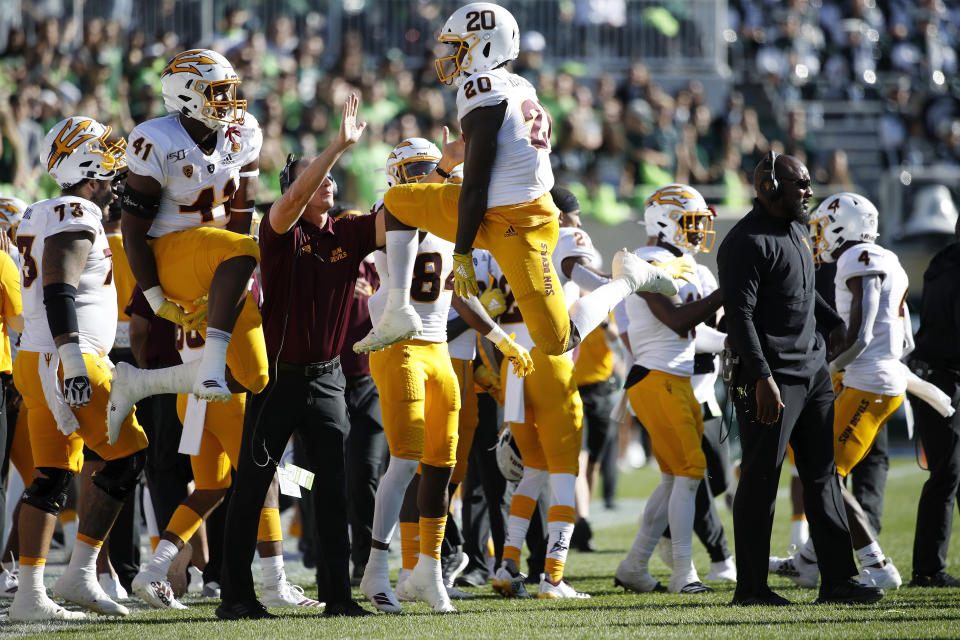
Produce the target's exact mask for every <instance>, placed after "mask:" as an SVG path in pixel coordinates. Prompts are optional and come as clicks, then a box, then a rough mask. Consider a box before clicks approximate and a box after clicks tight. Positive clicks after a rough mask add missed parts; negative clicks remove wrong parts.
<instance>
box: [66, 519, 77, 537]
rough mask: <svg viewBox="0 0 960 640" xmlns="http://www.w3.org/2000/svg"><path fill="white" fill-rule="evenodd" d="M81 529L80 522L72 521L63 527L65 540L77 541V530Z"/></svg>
mask: <svg viewBox="0 0 960 640" xmlns="http://www.w3.org/2000/svg"><path fill="white" fill-rule="evenodd" d="M79 528H80V521H79V520H71V521H70V522H67V523H66V524H64V525H63V539H64V540H76V539H77V529H79Z"/></svg>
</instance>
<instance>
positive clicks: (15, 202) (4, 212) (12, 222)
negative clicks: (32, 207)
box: [0, 196, 27, 231]
mask: <svg viewBox="0 0 960 640" xmlns="http://www.w3.org/2000/svg"><path fill="white" fill-rule="evenodd" d="M26 210H27V203H26V202H24V201H23V200H21V199H20V198H14V197H2V196H0V231H6V230H7V229H14V230H15V229H16V228H17V225H19V224H20V221H21V220H23V212H24V211H26Z"/></svg>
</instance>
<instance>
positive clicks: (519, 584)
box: [491, 566, 530, 598]
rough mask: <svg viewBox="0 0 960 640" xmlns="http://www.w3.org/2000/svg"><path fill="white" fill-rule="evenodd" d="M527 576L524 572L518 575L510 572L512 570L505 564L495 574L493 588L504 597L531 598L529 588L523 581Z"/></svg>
mask: <svg viewBox="0 0 960 640" xmlns="http://www.w3.org/2000/svg"><path fill="white" fill-rule="evenodd" d="M526 578H527V576H526V575H524V574H522V573H517V574H516V575H514V574H512V573H510V570H509V569H507V568H506V567H504V566H501V567H500V568H499V569H497V572H496V573H495V574H493V581H492V583H491V584H492V586H493V590H494V591H495V592H497V593H499V594H500V595H502V596H503V597H504V598H529V597H530V594H528V593H527V588H526V587H524V586H523V581H524V580H526Z"/></svg>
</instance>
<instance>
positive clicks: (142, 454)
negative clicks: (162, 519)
mask: <svg viewBox="0 0 960 640" xmlns="http://www.w3.org/2000/svg"><path fill="white" fill-rule="evenodd" d="M146 459H147V452H146V450H145V449H141V450H140V451H137V452H136V453H134V454H132V455H129V456H127V457H125V458H119V459H117V460H108V461H107V464H106V465H105V466H104V467H103V470H102V471H100V472H98V473H97V474H96V475H94V476H93V484H95V485H96V486H97V488H99V489H100V490H101V491H103V492H104V493H105V494H107V495H108V496H110V497H111V498H113V499H114V500H119V501H120V502H123V501H124V500H126V499H127V496H128V495H130V491H132V490H133V488H134V487H135V486H136V485H137V480H138V479H139V478H140V472H141V471H143V465H144V463H145V462H146Z"/></svg>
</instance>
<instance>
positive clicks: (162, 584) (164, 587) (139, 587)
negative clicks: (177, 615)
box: [133, 569, 187, 609]
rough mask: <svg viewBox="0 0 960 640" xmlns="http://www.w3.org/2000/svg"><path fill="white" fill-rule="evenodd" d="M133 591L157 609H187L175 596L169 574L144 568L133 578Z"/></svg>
mask: <svg viewBox="0 0 960 640" xmlns="http://www.w3.org/2000/svg"><path fill="white" fill-rule="evenodd" d="M133 592H134V593H135V594H137V595H138V596H139V597H140V599H141V600H143V601H144V602H146V603H147V604H148V605H150V606H151V607H153V608H155V609H186V608H187V607H186V605H184V604H181V603H180V602H178V601H177V599H176V598H175V597H174V596H173V589H172V588H171V587H170V582H169V581H168V580H167V576H166V575H164V574H162V573H157V572H154V571H150V570H148V569H143V570H141V571H140V573H138V574H137V575H136V577H135V578H134V579H133Z"/></svg>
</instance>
